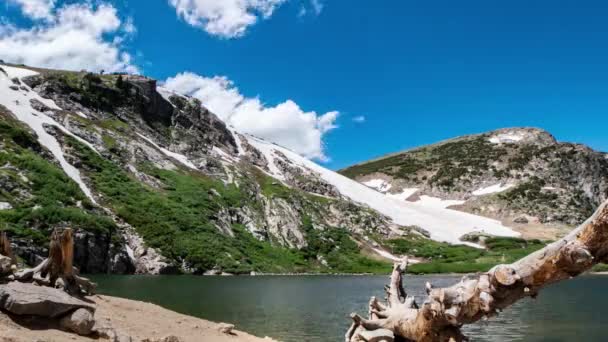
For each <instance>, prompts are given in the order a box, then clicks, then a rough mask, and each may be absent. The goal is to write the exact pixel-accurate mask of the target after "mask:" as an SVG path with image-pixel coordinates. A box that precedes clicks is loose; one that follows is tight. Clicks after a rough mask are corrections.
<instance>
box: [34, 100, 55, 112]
mask: <svg viewBox="0 0 608 342" xmlns="http://www.w3.org/2000/svg"><path fill="white" fill-rule="evenodd" d="M30 105H31V106H32V108H34V109H35V110H37V111H39V112H42V113H44V112H48V111H50V110H51V108H50V107H49V106H47V105H45V104H44V103H42V102H40V101H38V100H36V99H31V100H30Z"/></svg>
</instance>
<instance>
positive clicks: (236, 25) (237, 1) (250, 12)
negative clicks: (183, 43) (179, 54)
mask: <svg viewBox="0 0 608 342" xmlns="http://www.w3.org/2000/svg"><path fill="white" fill-rule="evenodd" d="M285 1H286V0H221V1H218V0H169V4H171V6H173V7H175V10H176V11H177V14H178V16H180V17H182V18H184V20H185V21H186V22H187V23H188V24H190V25H192V26H195V27H199V28H202V29H204V30H205V31H207V33H209V34H211V35H214V36H218V37H222V38H237V37H241V36H243V35H244V34H245V32H246V31H247V28H248V27H249V26H251V25H253V24H255V23H256V22H257V21H258V19H259V18H260V17H262V18H264V19H267V18H270V16H272V13H273V12H274V10H275V9H276V8H277V7H278V6H280V5H281V4H282V3H283V2H285Z"/></svg>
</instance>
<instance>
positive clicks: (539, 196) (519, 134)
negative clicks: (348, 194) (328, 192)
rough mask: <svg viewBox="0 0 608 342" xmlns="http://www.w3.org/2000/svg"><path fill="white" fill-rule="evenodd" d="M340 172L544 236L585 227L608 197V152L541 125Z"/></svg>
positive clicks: (381, 188)
mask: <svg viewBox="0 0 608 342" xmlns="http://www.w3.org/2000/svg"><path fill="white" fill-rule="evenodd" d="M339 172H340V173H341V174H343V175H345V176H348V177H350V178H352V179H355V180H357V181H360V182H362V183H364V184H366V185H368V186H370V187H372V188H375V189H377V190H379V191H381V192H383V193H386V194H388V195H389V196H396V197H399V198H400V199H402V200H408V199H409V200H415V199H416V198H418V197H420V196H425V195H426V196H435V197H439V198H443V199H450V200H456V201H459V204H458V205H457V206H454V207H453V208H455V209H459V210H463V211H467V212H471V213H475V214H479V215H483V216H486V217H490V218H495V219H499V220H501V221H502V222H503V224H506V225H510V226H513V227H515V229H516V230H518V231H522V232H524V233H525V235H528V236H534V237H538V236H540V237H544V238H552V237H553V238H554V237H555V236H558V235H559V234H560V233H561V232H563V231H564V230H567V229H568V228H571V227H573V226H575V225H577V224H580V223H582V222H583V221H584V220H585V219H586V218H587V217H588V216H589V215H591V213H592V212H593V210H594V209H595V208H596V207H597V206H598V205H599V204H600V203H601V202H602V201H604V200H605V199H606V198H607V197H608V157H607V154H605V153H602V152H598V151H594V150H592V149H591V148H589V147H587V146H584V145H580V144H572V143H562V142H558V141H557V140H556V139H555V138H554V137H553V136H552V135H551V134H549V133H548V132H546V131H543V130H540V129H535V128H510V129H501V130H497V131H493V132H488V133H483V134H477V135H471V136H464V137H459V138H454V139H450V140H447V141H444V142H440V143H437V144H434V145H429V146H423V147H419V148H415V149H412V150H409V151H405V152H402V153H396V154H392V155H390V156H387V157H383V158H378V159H375V160H372V161H370V162H364V163H360V164H357V165H354V166H351V167H348V168H345V169H343V170H340V171H339Z"/></svg>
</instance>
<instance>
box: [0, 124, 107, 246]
mask: <svg viewBox="0 0 608 342" xmlns="http://www.w3.org/2000/svg"><path fill="white" fill-rule="evenodd" d="M0 116H1V115H0ZM1 118H2V121H0V145H2V146H3V148H2V150H1V151H0V165H3V166H7V165H10V167H2V168H0V179H2V181H3V183H4V188H3V189H0V198H3V200H5V201H8V202H9V203H11V205H12V206H13V209H11V210H3V211H0V230H6V231H8V232H9V233H10V234H11V235H12V236H15V237H22V238H29V239H32V240H33V241H35V243H37V244H45V243H46V242H47V241H48V236H49V232H50V230H52V229H53V228H54V227H56V226H72V227H78V228H81V229H83V230H87V231H90V232H94V233H99V234H112V233H113V232H114V231H115V228H116V227H115V225H114V223H113V222H112V221H111V220H110V219H109V218H107V217H106V216H104V215H102V214H99V213H97V212H96V211H95V210H93V207H92V204H91V202H90V201H89V199H88V198H87V197H86V196H85V195H84V194H83V193H82V191H81V190H80V188H79V186H78V185H77V184H76V183H75V182H74V181H72V179H70V178H69V177H68V176H67V175H65V173H64V172H63V170H61V169H60V168H59V167H58V166H56V165H55V164H53V163H51V162H49V161H48V160H46V159H44V158H43V157H42V156H41V155H40V152H41V151H42V148H41V147H40V145H39V144H38V142H37V140H36V138H35V137H34V136H33V135H31V133H29V131H27V130H25V129H24V128H23V126H21V124H20V123H18V122H16V121H14V120H12V119H10V118H9V117H8V116H6V117H5V116H1Z"/></svg>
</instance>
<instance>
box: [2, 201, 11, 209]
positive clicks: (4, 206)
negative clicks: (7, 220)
mask: <svg viewBox="0 0 608 342" xmlns="http://www.w3.org/2000/svg"><path fill="white" fill-rule="evenodd" d="M10 209H13V206H12V205H11V204H10V203H8V202H0V210H10Z"/></svg>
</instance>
